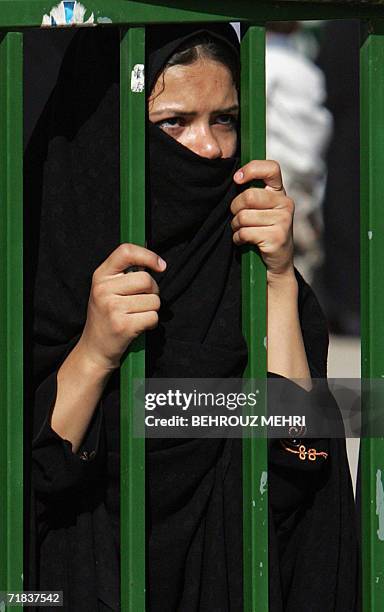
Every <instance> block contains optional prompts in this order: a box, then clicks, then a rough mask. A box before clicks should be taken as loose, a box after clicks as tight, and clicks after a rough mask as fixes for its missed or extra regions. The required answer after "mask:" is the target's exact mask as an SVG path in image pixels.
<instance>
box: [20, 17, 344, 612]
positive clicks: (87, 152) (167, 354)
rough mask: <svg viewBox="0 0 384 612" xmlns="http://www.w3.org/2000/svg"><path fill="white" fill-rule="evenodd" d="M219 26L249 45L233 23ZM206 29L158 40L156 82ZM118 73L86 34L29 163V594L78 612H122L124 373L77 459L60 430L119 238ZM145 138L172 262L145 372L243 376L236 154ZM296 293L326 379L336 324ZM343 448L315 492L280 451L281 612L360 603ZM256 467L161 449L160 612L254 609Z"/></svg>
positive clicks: (155, 562)
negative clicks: (64, 400)
mask: <svg viewBox="0 0 384 612" xmlns="http://www.w3.org/2000/svg"><path fill="white" fill-rule="evenodd" d="M207 29H208V30H211V29H212V32H213V36H215V37H220V38H223V37H224V38H228V39H229V41H230V43H229V44H230V45H231V47H232V48H234V49H236V47H237V46H238V44H237V39H236V35H235V34H234V32H233V31H232V30H231V29H230V26H225V25H222V26H220V25H219V26H209V27H208V28H207ZM200 30H201V26H196V27H194V26H180V25H178V26H171V27H168V26H166V27H162V28H150V30H149V44H150V52H149V67H148V69H147V79H149V82H150V84H153V83H154V80H155V79H156V76H157V75H158V74H159V72H161V69H162V66H163V65H164V63H165V62H166V61H167V59H168V58H169V57H170V55H171V54H172V53H173V52H174V51H175V50H176V49H177V48H178V47H179V45H180V44H181V43H182V42H184V40H187V39H188V38H190V36H191V35H192V33H193V32H196V31H200ZM118 66H119V37H118V33H117V31H116V30H114V29H104V30H97V29H95V30H92V31H89V30H88V31H82V32H79V33H78V34H77V35H76V37H75V39H74V41H73V43H72V44H71V46H70V48H69V50H68V52H67V54H66V57H65V60H64V63H63V67H62V70H61V73H60V75H59V79H58V84H57V87H56V89H55V91H54V93H53V95H52V97H51V99H50V101H49V103H48V105H47V108H46V109H45V112H44V114H43V116H42V118H41V121H40V122H39V125H38V126H37V128H36V130H35V134H34V136H33V139H32V141H31V143H30V146H29V149H28V152H27V155H26V172H25V193H26V199H27V202H26V209H27V213H26V215H27V216H26V222H27V223H26V227H27V231H28V233H29V234H30V237H31V246H30V251H29V252H30V253H32V254H33V252H34V250H35V251H36V252H38V259H37V266H36V271H35V273H34V274H33V281H31V285H32V286H33V290H34V320H33V369H34V381H35V382H34V386H35V388H36V394H35V395H36V396H35V402H34V409H33V489H32V491H33V497H32V502H31V505H32V512H31V521H30V522H31V542H32V545H31V548H30V550H31V560H30V567H31V572H30V576H29V582H30V587H31V588H36V589H37V588H40V589H52V588H56V589H58V588H60V589H62V590H63V591H64V609H65V610H70V611H71V612H72V611H74V610H82V611H84V612H95V610H119V609H120V604H119V562H118V549H119V491H118V488H119V432H118V410H119V375H118V372H116V373H115V374H114V375H113V376H112V377H111V379H110V381H109V383H108V385H107V387H106V389H105V392H104V394H103V396H102V399H101V401H100V402H99V404H98V406H97V408H96V410H95V415H94V418H93V420H92V422H91V424H90V427H89V429H88V431H87V434H86V436H85V438H84V440H83V442H82V445H81V447H80V449H79V450H78V452H77V453H76V454H74V453H72V451H71V445H70V443H69V442H68V441H65V440H63V439H62V438H61V437H60V436H58V435H57V434H56V433H55V432H54V431H53V430H52V429H51V427H50V425H49V420H50V414H51V412H52V407H53V405H54V400H55V394H56V373H57V369H58V367H59V365H60V364H61V363H62V361H63V360H64V358H65V356H66V355H67V354H68V353H69V351H70V350H71V348H72V347H73V346H74V345H75V343H76V342H77V340H78V338H79V336H80V334H81V331H82V329H83V326H84V323H85V319H86V310H87V301H88V296H89V290H90V286H91V277H92V273H93V271H94V270H95V269H96V267H97V266H98V265H100V263H102V261H104V260H105V259H106V257H107V256H108V255H109V254H110V253H111V252H112V251H113V250H114V249H115V248H116V247H117V246H118V244H119V243H120V235H119V118H118V117H119V82H118V79H119V74H118ZM148 134H149V170H150V185H149V193H150V197H149V202H148V204H149V207H148V219H149V230H150V231H149V234H148V246H149V248H152V249H154V250H155V251H156V252H158V253H159V254H161V255H162V256H163V257H164V258H165V259H166V261H167V263H168V267H167V271H166V273H165V274H163V275H161V276H159V277H158V278H157V280H158V282H159V285H160V296H161V298H162V310H161V313H160V325H159V327H158V329H157V330H154V331H153V332H151V333H150V334H148V335H147V371H148V374H149V375H152V376H162V377H166V376H173V377H178V376H185V377H197V376H202V377H210V376H214V377H225V376H241V374H242V372H243V370H244V367H245V364H246V347H245V343H244V339H243V337H242V334H241V321H240V262H239V256H238V253H237V251H236V249H235V248H234V246H233V242H232V231H231V228H230V225H229V219H230V215H229V205H230V202H231V200H232V199H233V197H234V195H235V193H236V192H235V188H234V185H233V181H232V176H233V173H234V170H235V168H236V164H237V160H236V158H229V159H225V160H207V159H204V158H200V157H199V156H197V155H196V154H194V153H193V152H191V151H189V150H188V149H186V148H185V147H183V146H182V145H180V144H179V143H177V142H176V141H174V140H173V139H172V138H171V137H169V136H167V135H166V134H164V133H163V132H162V131H161V130H160V129H159V128H157V127H155V126H149V129H148ZM299 285H300V297H299V302H300V304H299V305H300V315H301V322H302V328H303V335H304V341H305V345H306V349H307V353H308V359H309V362H310V367H311V370H312V374H313V376H324V375H325V370H326V351H327V334H326V330H325V327H324V320H323V317H322V314H321V311H320V309H319V306H318V304H317V302H316V300H315V298H314V296H313V294H312V293H311V291H310V289H309V287H308V286H307V285H305V283H304V282H303V281H302V280H301V279H299ZM287 384H288V385H291V386H292V383H289V381H287ZM298 392H299V391H298ZM301 393H305V392H304V391H302V392H301ZM165 442H166V443H165ZM272 447H273V445H272ZM329 453H330V457H331V460H330V461H329V462H328V463H327V464H326V465H324V467H322V468H319V467H318V464H316V466H312V468H313V471H312V473H311V476H310V480H311V485H312V486H311V487H308V486H307V485H306V484H305V483H307V484H308V482H309V480H308V477H306V475H305V470H303V468H302V466H300V465H296V464H294V462H292V461H289V462H287V461H286V459H285V457H284V453H283V451H281V450H277V447H276V449H275V450H274V449H273V448H272V451H271V468H272V469H271V470H270V487H271V491H270V499H271V504H272V506H273V507H272V509H271V520H270V526H271V533H270V570H271V571H270V598H271V606H270V609H271V610H272V611H273V612H280V611H282V610H283V609H286V610H289V611H291V610H292V611H293V610H295V611H297V610H302V611H303V612H304V610H305V612H307V610H308V605H310V606H311V610H314V611H315V610H319V612H320V610H321V612H331V610H332V611H333V610H337V611H338V612H342V611H343V612H344V611H345V612H347V610H348V612H349V611H350V610H353V609H354V580H355V575H356V565H355V562H356V551H355V547H354V542H355V536H354V524H353V509H352V505H353V500H352V498H351V489H350V482H349V476H348V466H347V464H346V456H345V447H344V443H343V442H342V441H336V440H333V441H330V442H329ZM241 462H242V456H241V441H240V440H229V439H226V440H199V439H195V440H185V441H183V442H182V443H180V441H178V440H167V441H164V443H163V441H159V440H156V441H152V442H151V443H148V444H147V492H148V495H147V507H148V529H147V534H148V537H147V544H148V550H147V555H148V571H147V577H148V588H147V593H148V598H147V599H148V609H149V610H151V611H153V612H164V611H165V610H167V611H168V610H169V611H173V610H174V611H176V610H177V611H180V612H197V611H202V612H208V610H209V611H212V610H218V611H220V612H225V611H236V612H237V611H239V612H240V610H242V609H243V606H242V476H241V474H242V471H241ZM303 483H304V484H303ZM279 492H280V493H279ZM286 502H287V503H286ZM324 516H326V517H329V520H327V519H326V520H324ZM122 518H123V517H122ZM308 602H309V603H308ZM316 606H319V607H318V608H316Z"/></svg>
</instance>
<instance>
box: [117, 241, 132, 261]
mask: <svg viewBox="0 0 384 612" xmlns="http://www.w3.org/2000/svg"><path fill="white" fill-rule="evenodd" d="M118 248H119V250H120V251H121V253H122V255H123V256H124V257H127V258H129V257H132V255H133V251H134V246H133V244H131V243H130V242H123V243H122V244H121V245H120V246H119V247H118Z"/></svg>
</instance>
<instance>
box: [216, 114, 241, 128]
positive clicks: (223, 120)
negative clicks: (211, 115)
mask: <svg viewBox="0 0 384 612" xmlns="http://www.w3.org/2000/svg"><path fill="white" fill-rule="evenodd" d="M215 121H216V123H219V124H220V125H228V126H234V125H236V123H237V117H236V116H235V115H219V116H218V117H216V119H215Z"/></svg>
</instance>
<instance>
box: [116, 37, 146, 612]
mask: <svg viewBox="0 0 384 612" xmlns="http://www.w3.org/2000/svg"><path fill="white" fill-rule="evenodd" d="M144 63H145V29H144V28H130V29H129V30H128V31H127V32H126V33H124V34H123V37H122V39H121V43H120V180H121V208H120V215H121V217H120V227H121V230H120V236H121V241H122V242H130V243H134V244H140V245H142V246H144V245H145V116H146V115H145V92H141V93H138V92H132V91H131V72H132V69H133V67H134V66H135V65H136V64H144ZM144 342H145V340H144V336H143V335H141V336H140V337H139V338H138V340H137V341H136V342H135V344H134V345H131V347H130V350H129V352H128V354H127V356H126V358H125V360H124V363H123V364H122V367H121V370H120V397H121V400H120V402H121V406H120V415H121V416H120V470H121V472H120V485H121V503H120V512H121V516H122V517H123V520H121V609H122V610H127V612H141V611H144V610H145V440H144V439H141V438H137V437H136V438H135V437H133V407H134V390H133V380H134V379H143V378H145V344H144Z"/></svg>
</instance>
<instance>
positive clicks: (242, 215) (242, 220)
mask: <svg viewBox="0 0 384 612" xmlns="http://www.w3.org/2000/svg"><path fill="white" fill-rule="evenodd" d="M247 217H248V215H247V211H246V210H240V212H239V214H238V216H237V219H238V221H239V223H240V225H243V224H244V223H246V221H247Z"/></svg>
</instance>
